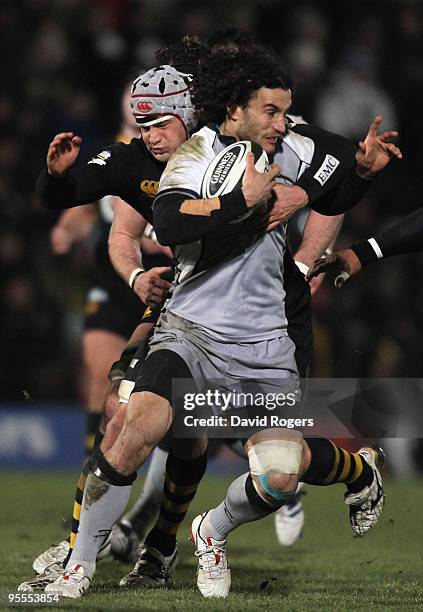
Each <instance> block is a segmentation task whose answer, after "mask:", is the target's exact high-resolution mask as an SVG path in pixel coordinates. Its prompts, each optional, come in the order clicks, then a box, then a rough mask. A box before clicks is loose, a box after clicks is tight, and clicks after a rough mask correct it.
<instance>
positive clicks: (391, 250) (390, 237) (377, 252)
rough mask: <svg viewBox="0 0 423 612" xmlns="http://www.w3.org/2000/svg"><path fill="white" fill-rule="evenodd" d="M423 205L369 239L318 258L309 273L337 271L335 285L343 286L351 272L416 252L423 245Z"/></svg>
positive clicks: (356, 272)
mask: <svg viewBox="0 0 423 612" xmlns="http://www.w3.org/2000/svg"><path fill="white" fill-rule="evenodd" d="M422 236H423V208H419V210H416V211H415V212H414V213H412V214H411V215H409V216H408V217H406V218H405V219H403V220H402V221H399V222H398V223H396V224H395V225H393V226H392V227H391V228H390V229H388V230H387V231H385V232H381V233H380V234H377V235H376V236H374V237H373V238H369V239H368V240H360V241H359V242H356V243H355V244H353V245H352V247H351V248H349V249H345V250H344V251H339V252H338V253H333V254H332V255H330V256H329V257H326V258H323V259H320V260H318V261H316V263H315V264H314V266H313V268H312V269H311V270H310V272H309V274H308V278H313V277H315V276H317V275H318V274H321V273H322V272H330V271H331V272H335V273H336V274H337V277H336V279H335V285H336V286H337V287H340V286H341V285H342V284H343V283H344V282H345V281H346V280H347V279H348V278H349V277H350V276H353V275H354V274H358V272H360V270H361V269H362V268H363V267H364V266H367V265H369V264H370V263H373V262H375V261H378V260H380V259H383V258H386V257H392V256H395V255H404V254H406V253H415V252H418V251H421V250H422V249H423V242H422Z"/></svg>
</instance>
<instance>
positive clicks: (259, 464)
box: [248, 439, 303, 476]
mask: <svg viewBox="0 0 423 612" xmlns="http://www.w3.org/2000/svg"><path fill="white" fill-rule="evenodd" d="M302 453H303V445H302V444H301V443H300V442H294V441H292V440H275V439H273V440H263V441H262V442H257V444H254V446H251V447H250V448H249V449H248V461H249V464H250V469H251V474H253V475H255V476H261V475H264V474H268V473H269V472H279V473H280V474H299V472H300V468H301V458H302Z"/></svg>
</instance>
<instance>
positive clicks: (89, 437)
mask: <svg viewBox="0 0 423 612" xmlns="http://www.w3.org/2000/svg"><path fill="white" fill-rule="evenodd" d="M102 416H103V415H102V413H101V412H88V413H87V416H86V427H85V439H84V449H85V455H86V456H89V455H90V454H91V453H92V452H93V449H94V446H95V444H96V434H97V431H98V428H99V427H100V423H101V417H102Z"/></svg>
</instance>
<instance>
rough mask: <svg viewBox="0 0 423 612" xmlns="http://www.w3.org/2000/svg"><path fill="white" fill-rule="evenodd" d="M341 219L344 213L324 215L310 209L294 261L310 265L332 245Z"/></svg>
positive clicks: (339, 227) (340, 224)
mask: <svg viewBox="0 0 423 612" xmlns="http://www.w3.org/2000/svg"><path fill="white" fill-rule="evenodd" d="M343 219H344V215H336V216H326V215H321V214H319V213H317V212H315V211H313V210H312V211H310V214H309V216H308V219H307V222H306V224H305V226H304V232H303V239H302V242H301V244H300V246H299V248H298V250H297V252H296V253H295V255H294V259H295V261H300V262H301V263H303V264H305V265H306V266H307V267H311V266H312V265H313V263H314V262H315V261H316V259H319V257H321V256H322V254H323V253H324V252H325V251H326V249H328V248H331V247H332V246H333V244H334V243H335V240H336V238H337V236H338V234H339V231H340V229H341V226H342V222H343Z"/></svg>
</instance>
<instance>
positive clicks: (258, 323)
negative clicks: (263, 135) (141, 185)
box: [156, 127, 315, 342]
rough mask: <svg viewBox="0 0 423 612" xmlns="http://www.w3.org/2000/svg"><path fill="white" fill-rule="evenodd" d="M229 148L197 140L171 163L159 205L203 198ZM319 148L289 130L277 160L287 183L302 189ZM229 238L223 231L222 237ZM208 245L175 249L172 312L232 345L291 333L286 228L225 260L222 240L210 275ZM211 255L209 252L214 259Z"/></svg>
mask: <svg viewBox="0 0 423 612" xmlns="http://www.w3.org/2000/svg"><path fill="white" fill-rule="evenodd" d="M227 144H228V142H227V139H225V138H224V137H221V136H220V134H218V133H217V132H216V131H215V130H213V129H211V128H210V127H203V128H202V129H201V130H199V131H198V132H197V133H196V134H194V135H193V137H192V138H191V139H190V140H188V141H187V142H186V143H184V144H183V145H182V146H181V147H180V148H179V149H178V151H177V152H176V153H175V154H174V155H173V156H172V158H171V159H170V160H169V162H168V165H167V168H166V170H165V171H164V173H163V175H162V178H161V181H160V187H159V194H158V197H157V200H156V204H157V202H158V201H159V200H160V194H161V193H164V192H169V190H171V191H172V192H173V193H180V194H181V196H184V195H187V196H188V197H191V198H192V197H194V196H193V194H197V196H201V183H202V179H203V176H204V173H205V171H206V169H207V167H208V165H209V163H210V162H211V160H212V159H213V158H214V157H215V156H216V155H217V154H218V153H219V152H220V151H222V149H224V148H225V146H227ZM314 149H315V145H314V141H313V139H311V138H308V137H306V136H303V135H300V134H296V133H295V132H293V131H290V132H289V133H288V134H287V136H286V137H285V138H284V139H283V141H281V142H280V146H279V149H278V151H277V153H276V154H275V158H274V161H275V163H277V164H278V165H279V167H280V168H282V169H283V173H282V175H281V176H280V177H279V180H280V182H284V183H288V184H293V183H295V182H296V181H297V179H298V178H299V177H300V176H301V174H302V173H303V172H304V171H305V170H306V169H307V168H308V167H309V166H310V163H311V161H312V159H313V155H314ZM228 225H231V226H232V228H231V230H232V232H238V233H239V232H242V231H244V230H245V229H246V227H245V222H244V224H241V223H236V222H230V223H229V224H228ZM241 225H242V227H241ZM237 226H238V227H237ZM222 232H223V233H224V230H223V228H222V230H220V232H219V233H220V234H222ZM230 241H231V235H230V234H229V236H228V242H230ZM204 242H205V240H204V238H202V239H198V240H196V241H194V242H191V243H189V244H183V245H178V246H176V248H175V249H174V251H175V256H176V259H177V261H178V266H177V275H176V287H175V289H174V293H173V296H172V298H171V300H170V301H169V302H168V304H167V308H168V310H169V311H170V312H172V313H173V314H176V315H178V316H180V317H183V318H185V319H187V320H189V321H191V322H193V323H197V324H199V325H201V326H202V327H203V328H204V329H205V330H206V331H208V333H210V334H211V335H213V336H216V337H219V338H220V339H223V340H225V339H226V340H227V341H230V342H237V341H239V342H241V341H242V342H256V341H259V340H266V339H271V338H275V337H277V336H279V335H280V334H281V331H282V330H285V329H286V326H287V321H286V317H285V311H284V300H283V298H284V295H285V293H284V288H283V255H284V251H285V244H286V224H283V225H280V226H279V227H278V228H277V229H276V230H274V231H272V232H269V233H266V234H265V235H264V236H261V237H256V236H254V237H253V238H250V240H249V242H247V246H246V247H245V248H243V246H245V244H242V245H241V248H240V249H239V251H240V252H238V253H237V252H236V251H235V252H228V254H227V256H226V258H225V256H224V255H222V250H223V251H224V250H225V249H224V248H223V249H222V248H221V246H222V245H221V241H219V237H216V247H215V249H216V251H220V254H221V255H222V257H223V261H222V262H221V263H217V264H216V263H215V261H214V262H213V263H214V265H213V267H211V268H210V267H207V268H206V269H204V267H205V266H202V265H201V260H202V258H204V256H205V248H204V246H205V245H204ZM226 246H227V245H226ZM212 251H213V248H212V247H211V248H210V246H209V249H208V255H209V256H210V253H212ZM218 254H219V253H217V255H218ZM206 257H207V255H206Z"/></svg>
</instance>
